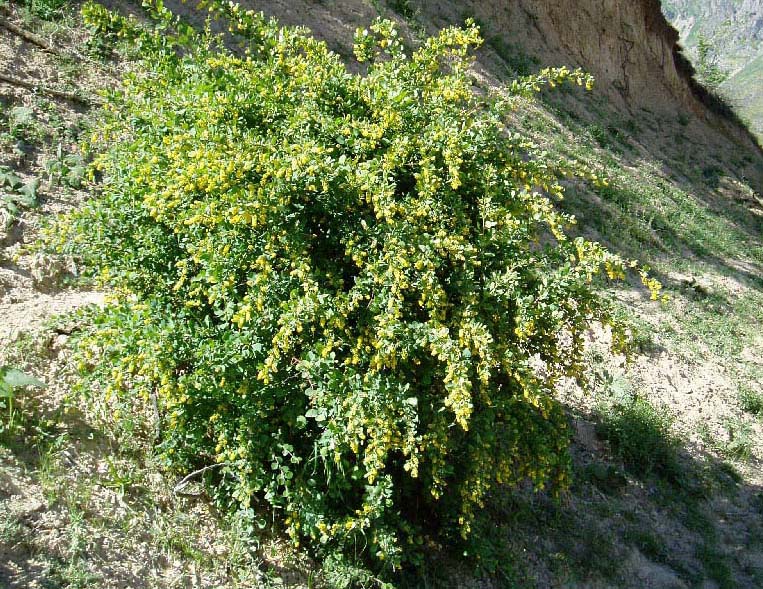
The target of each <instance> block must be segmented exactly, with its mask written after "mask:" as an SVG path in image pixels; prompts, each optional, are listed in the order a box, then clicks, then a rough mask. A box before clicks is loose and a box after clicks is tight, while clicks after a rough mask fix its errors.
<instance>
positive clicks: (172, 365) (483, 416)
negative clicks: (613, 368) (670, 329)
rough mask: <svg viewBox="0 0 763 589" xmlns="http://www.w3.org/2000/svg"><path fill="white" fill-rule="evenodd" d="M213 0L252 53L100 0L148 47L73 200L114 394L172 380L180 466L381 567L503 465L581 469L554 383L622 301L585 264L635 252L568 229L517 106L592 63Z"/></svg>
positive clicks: (123, 406)
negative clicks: (480, 56) (172, 32)
mask: <svg viewBox="0 0 763 589" xmlns="http://www.w3.org/2000/svg"><path fill="white" fill-rule="evenodd" d="M212 11H213V12H215V13H216V14H218V15H220V14H221V13H224V15H225V16H226V17H227V18H229V19H230V24H231V30H232V31H233V32H234V33H235V34H236V35H238V36H240V37H241V38H242V39H244V40H245V41H246V52H245V53H244V54H243V55H234V54H232V53H230V52H229V51H227V50H226V49H224V48H223V45H222V43H220V42H219V41H217V40H216V39H214V38H211V39H209V38H196V39H194V43H193V44H190V45H188V46H187V47H185V48H184V50H183V51H179V50H177V47H176V46H174V45H173V44H174V43H179V42H181V37H182V38H186V39H187V38H188V34H189V33H188V31H187V30H185V29H183V35H180V36H178V37H177V38H173V37H171V36H168V35H167V34H162V35H159V34H158V33H136V32H135V30H132V29H130V30H128V28H129V27H130V26H131V25H130V24H129V23H128V21H125V20H124V19H121V20H120V19H119V18H117V17H114V16H113V15H109V14H108V13H106V12H105V11H104V10H103V9H100V8H98V7H95V6H93V5H88V6H87V7H86V16H87V17H88V19H89V23H90V26H91V27H92V29H93V30H95V31H98V30H100V28H101V27H103V28H104V30H107V31H108V32H109V34H115V35H116V36H130V35H135V36H136V37H135V38H138V37H140V42H141V44H142V46H143V47H144V52H145V59H144V61H143V63H142V65H141V67H140V69H139V70H138V71H137V72H135V73H134V74H133V75H130V76H128V77H127V78H126V79H125V81H124V85H123V87H122V88H121V89H120V90H119V91H118V92H115V93H113V94H112V95H111V96H110V97H109V102H108V106H107V107H106V112H107V114H106V116H105V121H104V126H103V128H102V130H101V131H100V136H98V137H96V138H94V141H95V144H96V146H100V147H101V149H102V150H103V156H102V157H100V159H99V160H98V163H97V167H98V169H99V170H100V171H101V172H102V175H103V184H102V186H101V190H100V194H99V195H98V196H97V197H96V198H94V199H93V200H92V201H91V202H90V203H89V204H88V205H87V206H86V207H85V208H84V209H83V210H81V211H79V212H78V213H76V214H74V215H73V216H72V217H71V218H70V219H68V220H67V221H65V222H64V223H63V224H62V226H61V227H62V229H64V230H63V231H62V234H63V235H64V239H63V241H64V242H65V243H64V246H63V247H64V249H66V250H67V251H69V252H71V253H74V254H76V255H78V256H81V257H82V258H83V259H84V260H85V261H86V262H88V263H89V264H90V266H91V267H92V268H94V269H96V270H97V272H98V273H99V274H100V276H101V278H102V280H103V281H104V282H105V283H107V284H109V285H111V286H112V287H113V288H114V290H115V292H116V295H115V298H114V301H113V302H112V303H111V304H110V305H109V306H107V307H106V308H105V309H103V310H102V311H98V313H97V315H98V317H97V319H96V321H95V325H94V327H93V328H92V330H91V331H90V333H89V334H87V335H86V336H85V337H84V338H83V339H82V340H81V341H80V346H79V357H80V360H81V368H82V369H83V371H85V372H89V373H91V374H92V375H93V377H94V379H95V380H96V381H97V382H100V383H101V386H102V387H104V390H103V394H104V396H103V398H102V399H101V401H102V402H105V403H106V404H108V405H109V406H110V407H112V408H113V409H114V410H115V411H120V412H122V413H124V412H125V411H130V412H131V414H132V415H133V416H135V415H149V416H150V415H152V413H153V411H152V409H151V407H152V405H153V402H152V401H151V399H154V401H155V404H156V407H157V409H158V414H159V416H160V427H159V428H158V430H159V431H160V436H161V440H160V444H161V446H160V448H161V452H162V454H163V456H164V457H165V459H166V460H167V462H168V464H169V465H170V466H171V468H173V469H175V470H177V471H179V472H188V471H190V470H193V469H197V468H199V467H204V466H212V465H217V466H216V467H215V468H213V469H209V470H207V471H206V475H207V477H208V480H209V482H212V483H214V489H216V491H215V493H216V496H217V498H218V500H219V501H220V502H221V503H223V504H227V505H229V506H230V507H231V508H234V509H238V508H242V509H246V508H255V509H262V508H263V507H266V508H268V509H272V510H275V512H276V513H277V514H279V515H280V516H281V518H282V521H283V522H284V523H285V525H286V528H287V530H288V533H289V534H290V535H291V537H292V538H293V539H294V542H295V543H299V542H302V541H304V540H305V539H306V540H308V541H309V543H310V545H311V546H313V547H315V548H319V549H322V550H325V551H333V552H334V553H337V552H345V553H349V554H354V555H359V556H362V557H363V558H366V559H368V560H369V561H375V563H376V566H377V567H385V566H386V567H392V568H395V567H397V566H399V565H401V564H402V563H404V562H406V561H410V560H414V559H415V558H416V555H417V554H418V553H419V548H418V547H420V546H422V545H424V544H425V542H427V538H428V537H432V536H434V535H440V537H453V538H466V537H468V536H469V533H470V525H471V524H472V521H473V519H474V517H475V512H476V511H477V510H479V509H480V506H481V505H482V504H483V502H484V501H485V500H486V498H487V497H488V495H489V493H490V491H491V489H492V488H493V487H494V486H495V485H500V484H516V483H518V482H521V481H526V480H529V481H531V482H532V483H533V484H534V485H535V486H536V488H538V489H543V488H545V487H547V486H550V487H552V488H554V489H560V488H563V487H564V486H565V485H566V484H567V481H568V455H567V443H568V433H567V426H566V419H565V416H564V413H563V411H562V409H561V407H560V405H559V404H558V402H557V401H556V400H554V397H553V393H554V386H555V383H556V382H557V380H558V379H559V378H561V377H562V376H565V375H571V376H580V375H581V374H582V372H583V334H584V331H585V330H586V329H587V328H588V326H589V325H590V323H591V322H593V321H602V322H605V323H609V322H612V321H611V320H612V316H611V313H610V308H609V305H608V304H607V301H606V300H603V299H602V298H601V297H600V296H599V295H598V294H597V293H596V292H595V291H594V289H593V287H592V283H591V280H592V278H593V277H594V276H596V275H597V274H598V273H600V272H601V271H602V270H604V271H606V273H607V274H609V276H610V277H611V278H617V277H623V276H624V274H625V271H626V266H628V265H631V264H630V263H629V264H625V263H624V262H623V260H621V259H620V258H618V257H617V256H615V255H612V254H610V253H608V252H607V251H605V250H604V249H602V247H600V246H599V245H598V244H596V243H591V242H588V241H585V240H583V239H574V240H573V239H568V238H567V237H566V236H565V233H564V231H565V228H566V227H567V226H568V225H569V224H570V223H571V222H572V219H571V218H569V217H567V216H565V215H563V214H561V213H559V212H557V211H556V209H555V207H554V204H553V202H552V200H551V199H553V198H555V197H559V196H561V188H560V185H559V183H558V174H559V172H560V170H559V169H558V166H555V165H554V164H553V162H551V161H549V159H548V158H547V156H546V155H545V154H544V153H541V152H537V151H536V150H535V148H534V147H533V145H532V144H530V143H529V142H528V141H527V140H526V139H525V138H524V137H522V136H519V135H517V134H515V133H511V132H507V131H506V130H505V128H504V124H503V115H504V114H505V112H506V111H507V110H509V109H510V108H511V107H512V105H513V104H514V103H515V101H516V100H517V97H518V96H520V95H524V96H526V95H529V94H531V93H532V92H533V91H534V90H536V89H538V88H539V87H540V86H542V85H548V84H550V85H554V84H557V83H561V82H565V81H570V80H571V81H573V82H576V83H578V84H580V85H589V84H590V79H589V78H588V77H587V76H585V75H584V74H582V73H581V72H579V71H576V72H571V71H569V70H567V69H565V68H562V69H555V70H544V71H543V72H541V73H540V74H539V75H537V76H534V77H530V78H526V79H522V80H520V81H518V82H516V83H514V84H513V85H512V87H510V88H508V89H507V90H506V95H503V96H500V97H499V96H491V97H483V98H478V97H476V96H475V95H474V94H473V92H472V87H471V78H470V77H469V75H468V73H467V70H468V68H469V65H470V63H471V58H470V52H471V50H472V48H474V47H475V46H477V45H479V43H480V37H479V32H478V30H477V28H476V27H475V26H473V25H471V26H467V28H465V29H458V28H451V29H446V30H444V31H442V32H441V33H440V34H439V35H438V36H436V37H434V38H432V39H429V40H428V41H426V42H425V43H424V44H423V46H422V47H421V48H420V49H419V50H417V51H416V52H415V53H413V54H412V55H410V56H408V55H405V53H404V51H403V47H402V44H401V42H400V40H399V38H398V35H397V32H396V30H395V29H394V27H393V26H392V24H391V23H390V22H388V21H379V22H377V23H375V24H374V25H373V26H372V27H371V30H370V31H359V32H358V34H357V39H356V40H357V46H356V52H357V56H358V58H359V60H360V61H362V62H365V63H367V64H368V71H367V73H365V74H364V75H355V74H350V73H348V71H347V69H346V67H345V66H344V65H343V64H342V62H341V61H340V59H339V58H338V57H337V56H336V55H334V54H332V53H331V52H329V50H328V49H327V48H326V46H325V45H324V44H323V43H321V42H318V41H316V40H314V39H312V38H311V37H309V36H307V35H306V34H305V33H304V32H302V31H300V30H295V29H288V28H279V27H278V26H277V25H276V24H274V23H273V22H267V21H266V20H265V19H264V18H263V17H262V16H260V15H257V14H254V13H252V12H244V11H243V10H241V9H239V7H238V6H235V5H226V6H224V7H222V8H219V7H217V5H214V7H213V9H212ZM157 13H158V14H159V16H160V17H161V18H164V19H165V23H164V26H163V27H162V29H168V26H167V24H168V23H170V24H172V23H174V21H172V19H171V17H170V16H169V15H167V13H166V11H163V9H162V8H161V5H159V7H158V10H157ZM120 27H124V29H120ZM202 41H203V42H202ZM579 169H580V170H583V169H584V168H583V166H580V167H579ZM581 173H583V174H585V175H587V176H588V177H589V179H591V180H592V181H598V179H597V178H596V177H595V176H594V175H592V174H590V173H587V172H581ZM64 226H66V228H64ZM644 280H645V282H646V283H647V285H648V286H649V287H650V288H651V289H652V291H653V294H654V295H655V296H656V291H657V289H658V288H659V285H657V283H655V282H654V281H651V280H649V279H647V278H645V277H644ZM615 327H617V326H616V325H615ZM615 331H616V332H617V330H615ZM615 341H616V342H617V343H622V338H621V337H616V338H615Z"/></svg>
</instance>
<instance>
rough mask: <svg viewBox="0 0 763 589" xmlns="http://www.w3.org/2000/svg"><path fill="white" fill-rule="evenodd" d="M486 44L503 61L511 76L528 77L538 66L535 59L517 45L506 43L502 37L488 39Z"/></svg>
mask: <svg viewBox="0 0 763 589" xmlns="http://www.w3.org/2000/svg"><path fill="white" fill-rule="evenodd" d="M487 43H488V45H489V46H490V47H492V48H493V50H494V51H495V52H496V53H497V54H498V56H499V57H500V58H501V59H502V60H503V61H504V63H505V64H506V66H507V68H508V69H509V73H510V74H511V75H514V76H528V75H530V74H531V73H532V71H533V70H534V69H536V68H537V67H538V65H539V62H538V60H537V59H536V58H534V57H531V56H530V55H528V54H527V53H525V52H524V51H523V50H522V48H521V47H519V46H518V45H515V44H513V43H509V42H508V41H506V39H505V38H504V37H503V36H502V35H494V36H492V37H490V38H489V39H488V41H487Z"/></svg>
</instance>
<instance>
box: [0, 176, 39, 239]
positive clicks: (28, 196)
mask: <svg viewBox="0 0 763 589" xmlns="http://www.w3.org/2000/svg"><path fill="white" fill-rule="evenodd" d="M39 188H40V181H39V180H38V179H37V178H32V179H30V180H27V181H26V182H24V181H22V179H21V178H19V176H18V175H17V174H16V173H15V172H13V170H11V169H10V168H8V167H6V166H0V223H3V224H4V225H5V227H2V229H7V227H8V226H10V225H11V224H12V223H13V221H14V220H15V219H16V218H17V217H18V215H19V214H20V212H21V210H22V209H26V208H32V207H35V206H37V191H38V190H39ZM2 212H5V214H2Z"/></svg>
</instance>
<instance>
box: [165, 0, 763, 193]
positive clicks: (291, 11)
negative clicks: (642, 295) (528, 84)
mask: <svg viewBox="0 0 763 589" xmlns="http://www.w3.org/2000/svg"><path fill="white" fill-rule="evenodd" d="M244 4H245V5H246V6H247V7H251V8H253V9H255V10H264V11H265V12H266V13H267V14H271V15H273V16H275V17H276V18H278V19H279V20H280V21H281V22H283V23H284V24H291V25H301V26H307V27H308V28H310V30H311V31H312V32H313V33H314V34H315V35H316V36H317V37H318V38H321V39H323V40H325V41H327V43H328V44H329V46H330V47H331V48H332V49H334V50H335V51H336V52H337V53H339V54H340V55H342V56H346V57H348V58H349V57H351V55H352V35H353V33H354V31H355V28H356V27H358V26H366V25H367V24H368V23H369V22H370V21H371V20H372V19H373V18H375V17H376V16H377V15H378V14H380V13H383V14H385V15H387V16H392V17H396V18H398V20H399V21H400V22H401V24H402V25H403V26H404V27H407V29H408V35H409V38H410V39H411V42H412V43H415V39H416V38H421V37H422V36H423V35H425V34H432V33H434V32H435V31H436V30H438V29H440V28H442V27H445V26H449V25H453V24H460V23H462V22H463V21H464V19H465V18H468V17H474V18H476V19H477V21H478V23H480V24H481V26H482V29H483V34H484V36H485V38H486V39H487V41H488V42H487V44H486V47H485V49H484V50H483V51H482V52H481V53H480V56H479V67H480V69H481V71H482V72H483V74H484V75H486V76H487V78H488V80H489V81H490V83H493V84H498V83H500V82H502V81H505V79H506V77H507V74H508V75H511V71H507V59H508V65H511V62H514V63H515V65H516V61H517V59H519V61H522V59H523V58H525V59H526V60H527V59H529V61H528V62H527V63H529V64H534V67H535V68H537V67H539V66H540V65H560V64H567V65H572V66H581V67H583V68H584V69H585V70H587V71H589V72H590V73H592V74H593V75H594V76H595V78H596V80H597V87H596V90H595V92H594V98H595V99H601V100H602V101H603V102H606V104H607V107H606V108H607V109H608V110H610V111H612V112H617V113H621V114H623V115H625V116H627V117H632V118H634V120H637V119H638V118H639V117H645V118H647V119H655V118H658V119H660V120H661V123H660V127H661V132H660V135H662V136H665V135H666V133H665V125H666V124H667V125H668V126H669V127H671V128H673V129H675V130H678V129H679V126H677V125H676V124H675V123H676V121H677V120H678V119H679V118H681V117H679V115H687V114H688V115H690V117H691V118H690V120H689V124H688V126H687V125H681V126H680V130H681V132H682V133H685V134H686V135H687V136H688V137H689V138H690V140H691V141H692V142H693V143H699V144H701V145H706V146H707V148H708V150H710V151H711V152H713V153H715V154H716V155H717V156H718V157H721V158H724V157H726V156H727V155H728V154H730V153H739V152H740V150H742V151H744V152H750V153H754V152H756V151H758V148H757V146H756V145H755V139H754V137H753V136H752V135H751V134H750V133H749V131H747V130H746V129H745V128H743V127H742V126H740V125H739V124H738V123H737V122H736V121H734V120H730V119H729V118H728V117H727V116H726V113H724V112H722V111H721V112H718V111H719V108H718V107H719V105H718V104H717V103H716V102H715V101H714V100H713V97H712V96H710V95H709V94H708V93H707V92H706V91H705V90H704V89H703V88H702V87H701V86H699V85H698V84H697V83H696V82H695V81H694V79H693V68H692V67H691V65H690V64H689V62H688V61H687V60H686V58H684V57H683V56H682V55H681V53H680V48H679V47H678V45H677V42H678V33H677V32H676V31H675V30H674V29H673V28H672V26H671V25H670V24H669V23H668V21H667V20H666V19H665V17H664V16H663V13H662V9H661V5H660V2H659V1H658V0H638V1H636V2H619V1H614V0H587V1H585V2H572V1H570V0H565V1H562V2H552V1H550V0H543V1H540V2H529V1H527V0H510V1H498V2H479V1H475V0H467V1H465V2H435V1H434V0H405V1H399V0H398V1H397V2H391V3H389V6H387V5H385V4H383V3H382V2H379V1H378V0H376V1H368V2H365V1H359V0H332V1H330V2H328V1H327V2H314V1H311V0H293V1H288V2H287V1H286V0H272V1H267V0H250V1H248V2H244ZM170 5H171V6H172V7H173V9H175V10H178V11H185V12H188V9H187V8H185V9H184V8H183V5H182V4H181V3H180V2H173V3H170ZM390 7H392V8H390ZM394 7H397V8H398V13H396V12H395V10H393V8H394ZM400 7H403V8H400ZM191 12H193V10H192V11H191ZM400 13H402V14H400ZM597 116H598V115H597ZM719 131H720V132H719ZM654 140H655V141H657V140H658V139H657V138H654ZM668 155H670V154H668ZM753 157H757V156H753ZM736 159H737V161H736V162H731V161H728V162H727V163H725V164H724V165H725V167H727V168H728V169H735V170H736V171H737V172H740V173H742V174H743V175H744V176H745V177H747V178H752V179H754V181H755V182H757V183H758V186H763V170H762V169H761V166H752V165H751V166H746V167H745V166H742V168H743V169H740V166H739V164H740V162H741V158H736Z"/></svg>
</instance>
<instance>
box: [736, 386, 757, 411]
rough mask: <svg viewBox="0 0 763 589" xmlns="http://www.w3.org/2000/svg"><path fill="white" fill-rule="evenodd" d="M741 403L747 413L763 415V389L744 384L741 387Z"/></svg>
mask: <svg viewBox="0 0 763 589" xmlns="http://www.w3.org/2000/svg"><path fill="white" fill-rule="evenodd" d="M739 404H740V405H741V407H742V409H743V410H744V411H746V412H747V413H750V414H751V415H756V416H758V417H763V391H761V390H757V389H753V388H751V387H750V386H749V385H742V386H741V387H740V389H739Z"/></svg>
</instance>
